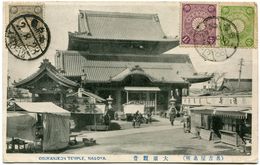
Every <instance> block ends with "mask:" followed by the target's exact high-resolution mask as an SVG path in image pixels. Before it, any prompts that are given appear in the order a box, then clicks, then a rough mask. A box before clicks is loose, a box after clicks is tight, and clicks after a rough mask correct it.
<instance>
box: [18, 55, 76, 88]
mask: <svg viewBox="0 0 260 165" xmlns="http://www.w3.org/2000/svg"><path fill="white" fill-rule="evenodd" d="M43 75H48V76H49V77H50V78H51V79H53V80H54V81H56V82H58V83H59V84H61V85H62V86H65V87H77V86H78V83H76V82H74V81H71V80H69V79H67V78H66V77H64V76H63V75H62V74H60V73H59V72H58V70H57V69H56V68H55V67H54V66H53V65H52V64H51V63H50V62H49V60H48V59H44V60H43V62H42V63H41V65H40V67H39V70H38V71H37V72H35V73H34V74H32V75H30V76H29V77H27V78H25V79H23V80H21V81H19V82H17V83H15V87H16V88H25V89H27V86H28V85H31V84H33V83H35V82H36V80H39V79H40V78H41V77H42V76H43Z"/></svg>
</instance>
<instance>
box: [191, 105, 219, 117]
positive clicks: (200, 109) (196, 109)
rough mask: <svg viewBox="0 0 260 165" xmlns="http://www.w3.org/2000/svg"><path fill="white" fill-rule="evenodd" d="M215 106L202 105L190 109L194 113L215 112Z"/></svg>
mask: <svg viewBox="0 0 260 165" xmlns="http://www.w3.org/2000/svg"><path fill="white" fill-rule="evenodd" d="M214 109H215V108H214V107H210V106H200V107H193V108H190V110H191V111H192V112H194V113H200V114H209V115H210V114H213V110H214Z"/></svg>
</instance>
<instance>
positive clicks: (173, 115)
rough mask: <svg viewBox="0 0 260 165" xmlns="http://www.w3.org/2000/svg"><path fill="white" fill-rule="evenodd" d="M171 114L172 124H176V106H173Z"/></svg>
mask: <svg viewBox="0 0 260 165" xmlns="http://www.w3.org/2000/svg"><path fill="white" fill-rule="evenodd" d="M169 116H170V122H171V125H172V126H174V119H175V117H176V109H175V107H171V110H170V113H169Z"/></svg>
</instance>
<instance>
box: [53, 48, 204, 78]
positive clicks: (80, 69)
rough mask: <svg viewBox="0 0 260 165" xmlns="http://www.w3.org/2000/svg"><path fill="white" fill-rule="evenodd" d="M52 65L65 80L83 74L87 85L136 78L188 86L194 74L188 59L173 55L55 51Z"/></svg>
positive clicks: (185, 56) (184, 56)
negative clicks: (187, 79) (134, 76)
mask: <svg viewBox="0 0 260 165" xmlns="http://www.w3.org/2000/svg"><path fill="white" fill-rule="evenodd" d="M55 65H56V67H57V68H58V69H60V70H62V73H63V75H64V76H67V77H79V76H82V75H83V74H85V76H86V79H87V82H113V81H114V82H116V81H122V80H123V79H124V78H126V77H127V76H129V75H133V74H138V75H143V76H145V77H147V78H148V79H149V80H150V81H151V82H161V83H188V81H185V79H184V78H183V77H188V76H193V75H194V74H195V73H196V71H195V69H194V67H193V65H192V63H191V61H190V58H189V56H188V55H173V54H162V55H160V56H156V55H155V56H147V55H139V56H138V55H128V56H126V55H124V56H120V55H109V56H106V55H103V56H101V55H93V54H92V55H91V54H87V53H86V52H77V51H58V52H57V54H56V58H55ZM204 79H205V77H203V80H204ZM208 79H209V78H208ZM208 79H207V80H208ZM207 80H206V81H207Z"/></svg>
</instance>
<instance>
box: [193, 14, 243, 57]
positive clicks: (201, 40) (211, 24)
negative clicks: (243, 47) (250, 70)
mask: <svg viewBox="0 0 260 165" xmlns="http://www.w3.org/2000/svg"><path fill="white" fill-rule="evenodd" d="M201 26H203V27H204V26H205V27H206V28H205V29H209V30H210V31H212V29H215V30H216V32H217V35H216V36H215V37H213V36H212V35H209V32H207V31H201V30H197V31H195V33H194V35H193V43H194V47H195V49H196V51H197V52H198V54H199V55H200V56H201V57H202V58H203V59H204V60H206V61H214V62H218V61H224V60H226V59H228V58H230V57H231V56H233V55H234V54H235V52H236V50H237V48H238V46H239V29H238V28H237V26H236V25H235V24H234V23H233V22H232V21H230V20H228V19H227V18H224V17H216V16H210V17H207V18H205V19H204V20H203V21H201V22H200V23H199V24H198V26H197V28H198V29H200V28H201Z"/></svg>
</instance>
